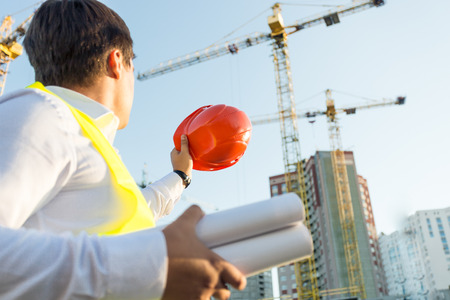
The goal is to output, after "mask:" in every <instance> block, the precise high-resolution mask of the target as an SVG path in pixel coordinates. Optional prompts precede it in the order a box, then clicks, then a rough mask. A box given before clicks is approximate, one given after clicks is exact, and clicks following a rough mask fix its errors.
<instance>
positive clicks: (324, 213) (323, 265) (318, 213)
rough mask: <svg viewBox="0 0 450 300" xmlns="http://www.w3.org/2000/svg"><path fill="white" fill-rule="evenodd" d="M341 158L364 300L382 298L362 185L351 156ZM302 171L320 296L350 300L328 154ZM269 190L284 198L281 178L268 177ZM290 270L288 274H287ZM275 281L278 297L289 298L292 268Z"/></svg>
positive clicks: (367, 201) (316, 157) (372, 224)
mask: <svg viewBox="0 0 450 300" xmlns="http://www.w3.org/2000/svg"><path fill="white" fill-rule="evenodd" d="M345 158H346V165H347V173H348V179H349V186H350V193H351V198H352V206H353V215H354V221H355V227H356V235H357V244H358V250H359V254H360V258H361V264H362V272H363V276H364V285H365V289H366V294H367V298H376V297H379V296H381V295H383V293H384V292H385V281H384V276H382V275H381V274H382V272H383V271H382V265H381V259H380V257H381V256H380V253H379V247H378V244H377V241H378V239H377V235H376V230H375V222H374V221H373V213H372V209H371V204H370V197H369V194H368V188H367V182H366V181H365V180H364V179H363V178H361V180H360V178H359V177H358V175H357V172H356V166H355V161H354V157H353V153H352V152H345ZM304 171H305V172H304V174H305V183H306V189H307V191H306V194H307V201H308V209H309V214H310V223H311V234H312V236H313V241H314V257H315V264H316V273H317V279H318V280H317V282H318V286H319V290H320V291H321V295H322V296H323V298H326V299H337V298H344V297H346V296H350V294H349V293H348V292H347V291H348V288H349V280H348V274H347V265H346V260H345V254H344V252H343V249H344V246H343V235H342V232H341V226H340V218H339V210H338V204H337V200H336V188H335V183H334V173H333V168H332V162H331V152H329V151H318V152H316V154H315V155H314V156H312V157H311V158H310V159H309V160H308V161H307V162H306V164H305V170H304ZM270 186H271V187H270V188H271V195H272V196H275V195H277V194H280V193H284V192H286V184H285V182H284V175H277V176H273V177H271V178H270ZM362 191H363V194H364V197H362ZM365 211H367V214H368V217H365ZM289 270H291V272H292V273H291V274H288V273H287V272H288V271H289ZM278 277H279V286H280V294H281V295H286V294H287V295H293V293H294V290H295V289H294V288H293V286H294V284H295V283H296V282H295V272H294V271H293V270H292V268H291V267H289V268H286V267H285V269H283V271H282V269H281V268H280V269H279V270H278ZM283 279H284V280H283ZM293 299H297V298H294V297H293Z"/></svg>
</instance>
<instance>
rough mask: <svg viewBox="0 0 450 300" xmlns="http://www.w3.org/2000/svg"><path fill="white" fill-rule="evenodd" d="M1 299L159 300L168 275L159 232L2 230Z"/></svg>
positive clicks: (2, 228)
mask: <svg viewBox="0 0 450 300" xmlns="http://www.w3.org/2000/svg"><path fill="white" fill-rule="evenodd" d="M0 245H2V247H0V298H1V299H21V300H34V299H62V300H64V299H114V300H115V299H134V300H141V299H150V300H153V299H160V298H161V297H162V294H163V291H164V287H165V284H166V276H167V257H166V255H165V253H166V243H165V238H164V235H163V233H162V232H161V231H159V230H155V229H153V230H144V231H140V232H135V233H132V234H127V235H120V236H112V237H97V236H87V235H86V234H85V233H82V234H80V235H78V236H74V235H72V234H69V233H68V234H65V235H55V234H51V233H44V232H38V231H35V230H24V229H18V230H14V229H9V228H4V227H0Z"/></svg>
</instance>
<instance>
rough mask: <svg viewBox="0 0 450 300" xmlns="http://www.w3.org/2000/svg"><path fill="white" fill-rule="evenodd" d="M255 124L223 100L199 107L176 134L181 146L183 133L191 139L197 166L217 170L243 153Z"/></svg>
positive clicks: (197, 168) (176, 145)
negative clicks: (219, 102)
mask: <svg viewBox="0 0 450 300" xmlns="http://www.w3.org/2000/svg"><path fill="white" fill-rule="evenodd" d="M251 131H252V124H251V122H250V120H249V118H248V117H247V115H246V114H245V113H244V112H243V111H241V110H239V109H237V108H235V107H232V106H227V105H224V104H218V105H207V106H203V107H200V108H199V109H197V110H196V111H194V112H193V113H192V114H190V115H189V116H188V117H187V118H186V119H184V120H183V122H181V124H180V125H179V126H178V128H177V130H176V131H175V134H174V136H173V140H174V144H175V148H176V149H177V150H178V151H179V150H180V148H181V145H180V140H181V135H183V134H185V135H186V136H187V137H188V139H189V150H190V153H191V156H192V160H193V162H194V167H193V168H194V170H200V171H217V170H221V169H225V168H228V167H231V166H232V165H234V164H236V163H237V162H238V161H239V159H241V157H242V156H243V155H244V152H245V150H246V149H247V145H248V142H249V141H250V136H251Z"/></svg>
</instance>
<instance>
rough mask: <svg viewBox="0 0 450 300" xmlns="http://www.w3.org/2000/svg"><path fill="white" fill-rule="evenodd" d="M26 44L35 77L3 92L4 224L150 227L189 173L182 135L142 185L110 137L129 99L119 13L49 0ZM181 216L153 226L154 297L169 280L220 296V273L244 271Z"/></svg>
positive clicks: (0, 206)
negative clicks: (166, 170)
mask: <svg viewBox="0 0 450 300" xmlns="http://www.w3.org/2000/svg"><path fill="white" fill-rule="evenodd" d="M24 46H25V49H26V51H27V54H28V57H29V60H30V63H31V64H32V66H33V67H34V69H35V76H36V80H37V83H35V84H33V85H32V86H30V88H28V89H24V90H20V91H18V92H16V93H13V94H11V95H7V96H5V97H3V98H0V141H1V142H0V182H1V189H0V225H3V226H7V227H12V228H19V227H26V228H37V229H40V230H44V231H51V232H56V233H60V232H66V231H71V232H73V233H75V234H78V233H80V232H83V231H85V232H87V233H90V234H91V233H92V234H94V233H98V234H105V235H109V234H121V233H128V232H133V231H136V230H141V229H144V228H147V227H152V226H153V225H154V223H155V221H156V220H157V219H158V218H160V217H162V216H164V215H166V214H168V213H170V211H171V209H172V208H173V206H174V204H175V203H176V202H177V201H178V199H179V197H180V195H181V192H182V190H183V188H185V187H187V185H188V184H189V180H190V176H191V171H192V159H191V157H190V155H189V146H188V141H187V138H186V137H183V139H182V148H181V151H179V152H178V151H176V150H174V151H172V153H171V160H172V165H173V169H174V172H173V173H171V174H169V175H167V176H166V177H164V178H163V179H162V180H160V181H158V182H156V183H155V184H153V185H150V186H148V187H147V188H146V189H144V190H143V191H142V193H141V192H140V191H139V190H138V189H137V187H136V184H135V183H134V180H133V179H132V178H131V176H130V175H129V173H128V171H127V170H126V168H125V166H123V163H122V162H121V160H120V158H118V156H117V154H116V153H115V151H114V149H113V148H112V146H111V143H112V141H113V139H114V136H115V132H116V129H121V128H124V127H125V126H126V125H127V123H128V118H129V115H130V110H131V106H132V102H133V91H134V75H133V63H132V58H133V49H132V40H131V37H130V33H129V30H128V28H127V26H126V25H125V23H124V21H123V20H122V19H121V18H120V17H119V16H118V15H117V14H116V13H115V12H114V11H112V10H111V9H109V8H108V7H106V6H105V5H103V4H102V3H100V2H98V1H95V0H73V1H70V0H49V1H46V2H44V3H43V4H42V5H41V7H40V8H39V9H38V10H37V12H36V14H35V16H34V18H33V21H32V22H31V24H30V27H29V29H28V31H27V34H26V37H25V40H24ZM147 203H148V205H147ZM197 219H198V218H197ZM177 222H178V223H177ZM180 222H181V221H176V222H175V223H174V224H172V225H169V226H168V227H167V228H166V229H165V230H164V231H163V232H161V231H156V230H155V233H153V234H152V243H150V244H151V247H148V248H147V249H148V251H149V252H151V254H152V259H153V267H152V270H148V272H149V274H151V275H150V277H149V284H150V285H153V286H154V288H153V293H154V294H152V297H153V298H159V297H160V296H161V294H162V293H163V288H164V286H165V284H167V287H166V289H165V290H164V297H165V298H166V299H181V298H182V299H197V298H200V297H202V298H201V299H207V298H203V297H207V295H215V296H217V297H219V298H220V299H226V298H227V297H228V295H229V291H228V290H227V289H226V286H225V283H227V282H229V283H231V284H233V285H234V286H236V287H241V286H240V285H239V284H236V282H237V281H238V282H242V280H243V279H242V275H241V274H240V273H239V272H238V271H237V270H236V269H235V268H234V267H233V266H231V265H229V264H227V263H226V262H224V261H223V260H222V259H221V258H219V257H217V255H214V253H212V252H211V251H209V250H208V249H206V248H205V247H204V246H203V245H202V244H201V243H200V242H195V241H196V236H195V233H194V232H195V231H194V230H193V229H192V228H191V229H190V232H191V233H190V234H189V230H188V232H186V229H183V226H180V225H177V224H179V223H180ZM191 227H192V226H191ZM135 259H139V257H136V258H135ZM167 260H168V261H167ZM199 263H200V264H201V267H199V265H198V264H199ZM206 265H207V266H209V267H206ZM229 273H234V274H238V275H236V276H235V277H237V278H238V279H239V280H232V279H231V278H229V276H226V275H225V274H229ZM186 274H188V275H189V276H184V275H186ZM199 277H200V278H202V279H200V280H199V281H198V279H199ZM174 282H178V283H179V284H178V285H176V286H175V285H174V284H173V283H174ZM171 287H172V288H171ZM206 291H207V292H206ZM180 292H183V297H181V298H177V295H180V294H179V293H180Z"/></svg>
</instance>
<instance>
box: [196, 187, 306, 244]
mask: <svg viewBox="0 0 450 300" xmlns="http://www.w3.org/2000/svg"><path fill="white" fill-rule="evenodd" d="M304 219H305V209H304V207H303V203H302V201H301V200H300V197H299V196H298V195H297V194H295V193H288V194H284V195H280V196H276V197H272V198H270V199H268V200H264V201H260V202H255V203H251V204H248V205H244V206H240V207H236V208H232V209H228V210H224V211H220V212H217V213H213V214H210V215H206V216H204V217H203V218H202V219H201V220H200V222H199V223H198V224H197V227H196V230H197V235H198V237H199V238H200V240H201V241H202V242H203V243H204V244H205V245H206V246H207V247H209V248H214V247H217V246H220V245H224V244H227V243H230V242H235V241H239V240H242V239H245V238H249V237H252V236H257V235H260V234H263V233H266V232H271V231H274V230H278V229H281V228H285V227H289V226H292V225H294V224H296V223H298V222H302V221H303V220H304Z"/></svg>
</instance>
